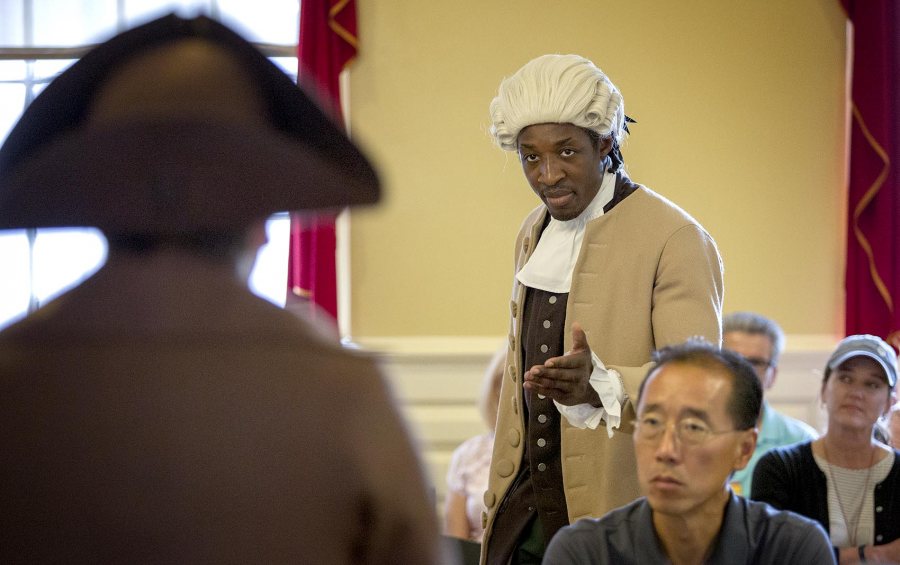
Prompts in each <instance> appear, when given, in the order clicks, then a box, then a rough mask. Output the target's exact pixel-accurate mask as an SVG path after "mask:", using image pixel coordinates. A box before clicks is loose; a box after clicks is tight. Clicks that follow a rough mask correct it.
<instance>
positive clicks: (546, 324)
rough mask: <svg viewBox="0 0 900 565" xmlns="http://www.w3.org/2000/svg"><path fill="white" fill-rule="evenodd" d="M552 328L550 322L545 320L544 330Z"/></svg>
mask: <svg viewBox="0 0 900 565" xmlns="http://www.w3.org/2000/svg"><path fill="white" fill-rule="evenodd" d="M549 327H550V320H544V328H549Z"/></svg>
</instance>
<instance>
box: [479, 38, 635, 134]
mask: <svg viewBox="0 0 900 565" xmlns="http://www.w3.org/2000/svg"><path fill="white" fill-rule="evenodd" d="M490 112H491V122H492V123H491V135H493V136H494V140H495V141H496V142H497V145H499V146H500V147H501V148H503V149H506V150H507V151H516V150H517V146H516V141H517V139H518V137H519V132H521V131H522V130H523V129H524V128H526V127H528V126H530V125H534V124H548V123H560V124H564V123H570V124H574V125H576V126H579V127H583V128H585V129H588V130H591V131H594V132H596V133H598V134H600V136H601V137H612V138H613V140H614V141H615V142H616V143H618V144H621V142H622V140H623V138H624V136H625V128H624V126H625V101H624V100H622V94H621V93H620V92H619V89H618V88H616V85H614V84H613V83H612V81H610V80H609V78H607V76H606V75H605V74H604V73H603V71H601V70H600V69H599V68H597V66H596V65H594V63H592V62H590V61H589V60H587V59H585V58H584V57H580V56H578V55H543V56H541V57H538V58H537V59H533V60H531V61H529V62H528V63H526V64H525V66H523V67H522V68H521V69H519V70H518V71H517V72H516V74H514V75H512V76H511V77H509V78H506V79H504V80H503V82H501V83H500V90H499V92H498V93H497V97H496V98H494V99H493V100H492V101H491V108H490Z"/></svg>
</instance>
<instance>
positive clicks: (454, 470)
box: [444, 346, 506, 542]
mask: <svg viewBox="0 0 900 565" xmlns="http://www.w3.org/2000/svg"><path fill="white" fill-rule="evenodd" d="M505 362H506V347H505V346H504V347H502V348H501V349H499V350H498V351H497V352H496V353H494V356H493V358H491V362H490V364H489V365H488V367H487V370H486V371H485V373H484V380H483V382H482V388H481V395H480V396H479V399H478V409H479V411H480V412H481V417H482V419H483V420H484V423H485V425H486V426H487V427H488V429H489V430H490V431H489V432H487V433H484V434H481V435H478V436H475V437H471V438H469V439H467V440H466V441H464V442H463V443H462V444H460V446H459V447H457V448H456V450H455V451H454V452H453V456H452V458H451V460H450V468H449V469H448V471H447V498H446V499H445V503H444V533H445V534H447V535H448V536H453V537H456V538H460V539H467V540H471V541H476V542H480V541H481V537H482V535H483V534H484V529H483V528H482V525H481V515H482V513H483V512H484V511H485V507H484V502H483V498H484V491H485V490H486V489H487V483H488V471H489V469H490V465H491V451H493V448H494V426H495V425H496V422H497V406H498V404H499V402H500V383H501V380H502V378H503V367H504V365H505Z"/></svg>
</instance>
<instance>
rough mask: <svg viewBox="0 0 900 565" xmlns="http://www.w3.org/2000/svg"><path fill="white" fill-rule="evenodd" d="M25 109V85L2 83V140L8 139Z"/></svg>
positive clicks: (0, 127)
mask: <svg viewBox="0 0 900 565" xmlns="http://www.w3.org/2000/svg"><path fill="white" fill-rule="evenodd" d="M24 108H25V85H24V84H21V83H19V84H16V83H9V84H4V83H0V140H2V139H6V136H7V135H9V132H10V130H12V128H13V126H14V125H15V124H16V120H18V119H19V114H21V113H22V110H23V109H24Z"/></svg>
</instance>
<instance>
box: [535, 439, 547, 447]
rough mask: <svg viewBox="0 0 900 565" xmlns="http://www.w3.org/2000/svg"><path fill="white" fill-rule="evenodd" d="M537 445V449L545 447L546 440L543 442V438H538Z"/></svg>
mask: <svg viewBox="0 0 900 565" xmlns="http://www.w3.org/2000/svg"><path fill="white" fill-rule="evenodd" d="M537 444H538V447H544V446H545V445H547V440H545V439H544V438H540V439H538V440H537Z"/></svg>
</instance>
